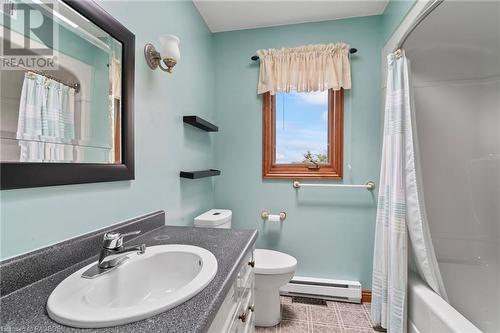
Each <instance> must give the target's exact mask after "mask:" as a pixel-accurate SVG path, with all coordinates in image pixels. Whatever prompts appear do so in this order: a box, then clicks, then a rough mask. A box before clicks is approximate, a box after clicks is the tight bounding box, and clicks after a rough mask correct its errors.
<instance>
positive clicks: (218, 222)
mask: <svg viewBox="0 0 500 333" xmlns="http://www.w3.org/2000/svg"><path fill="white" fill-rule="evenodd" d="M232 215H233V213H232V212H231V211H230V210H229V209H210V210H209V211H208V212H205V213H203V214H201V215H200V216H197V217H195V218H194V226H195V227H202V228H221V229H229V228H231V218H232Z"/></svg>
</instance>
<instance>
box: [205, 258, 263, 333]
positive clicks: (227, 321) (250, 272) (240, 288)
mask: <svg viewBox="0 0 500 333" xmlns="http://www.w3.org/2000/svg"><path fill="white" fill-rule="evenodd" d="M253 260H254V259H253V250H252V251H249V253H248V254H247V255H246V257H245V260H243V262H242V264H241V266H240V268H239V270H238V275H237V277H236V279H235V281H233V283H232V285H231V288H230V289H229V291H228V293H227V295H226V297H225V298H224V301H223V302H222V305H221V307H220V309H219V312H218V313H217V315H216V316H215V318H214V320H213V322H212V325H211V326H210V328H209V330H208V332H209V333H253V332H254V331H255V325H254V322H255V312H254V311H255V303H254V295H255V290H254V284H255V278H254V269H253V266H254V261H253Z"/></svg>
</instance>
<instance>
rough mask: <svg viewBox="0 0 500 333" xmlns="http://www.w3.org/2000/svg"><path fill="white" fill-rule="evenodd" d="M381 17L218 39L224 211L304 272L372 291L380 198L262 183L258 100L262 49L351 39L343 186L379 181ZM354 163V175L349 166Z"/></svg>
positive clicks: (219, 197)
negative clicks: (256, 57)
mask: <svg viewBox="0 0 500 333" xmlns="http://www.w3.org/2000/svg"><path fill="white" fill-rule="evenodd" d="M380 27H381V17H380V16H372V17H364V18H353V19H345V20H337V21H328V22H320V23H306V24H298V25H290V26H282V27H273V28H264V29H254V30H243V31H235V32H226V33H217V34H215V40H214V43H215V44H214V45H215V58H214V59H215V61H214V63H215V69H216V71H215V78H216V79H215V86H216V92H217V93H216V103H215V105H216V107H215V109H216V121H217V124H218V125H219V126H220V132H219V133H218V134H217V136H216V137H215V155H216V162H215V163H216V166H217V167H218V168H221V169H222V175H221V176H220V177H218V179H217V181H216V183H215V203H216V206H217V207H218V208H229V209H232V210H233V214H234V215H233V225H234V226H235V227H236V228H256V229H258V230H259V233H260V234H259V238H258V241H257V247H261V248H269V249H276V250H279V251H283V252H286V253H289V254H291V255H293V256H295V257H296V258H297V259H298V268H297V274H299V275H305V276H313V277H324V278H336V279H349V280H359V281H361V282H362V284H363V286H364V287H367V288H369V286H370V285H371V271H372V253H373V252H372V250H373V235H374V226H375V208H376V205H375V197H374V195H373V194H371V193H369V192H368V191H366V190H362V189H317V188H316V189H314V188H303V189H300V190H299V191H296V190H294V189H293V188H292V181H291V180H284V181H280V180H263V179H262V171H261V166H262V134H261V133H262V110H261V108H262V101H261V98H260V96H258V95H257V93H256V88H257V79H258V72H259V68H258V63H257V62H253V61H251V60H250V57H251V56H252V55H253V54H255V51H256V50H257V49H261V48H280V47H293V46H299V45H303V44H309V43H311V44H314V43H329V42H337V41H345V42H347V43H349V44H351V45H352V46H354V47H356V48H358V50H359V52H358V53H357V54H356V55H355V56H353V57H352V61H351V66H352V81H353V89H352V90H351V91H349V92H347V93H346V96H345V97H346V98H345V100H346V107H345V124H344V125H345V145H344V147H345V161H344V170H345V175H344V180H343V181H341V182H340V183H346V184H362V183H364V182H366V181H368V180H374V181H375V182H376V183H378V173H379V171H378V170H379V156H380V133H379V129H380V126H379V123H380V119H379V116H380V112H379V105H380V32H381V29H380ZM349 163H350V164H351V166H352V169H351V170H350V169H349V167H348V164H349ZM263 209H267V210H269V211H270V212H272V213H278V212H279V211H281V210H284V211H286V212H287V214H288V217H287V219H286V221H285V222H283V223H282V224H281V225H280V223H277V222H274V223H273V222H266V223H263V222H262V220H261V218H260V212H261V210H263Z"/></svg>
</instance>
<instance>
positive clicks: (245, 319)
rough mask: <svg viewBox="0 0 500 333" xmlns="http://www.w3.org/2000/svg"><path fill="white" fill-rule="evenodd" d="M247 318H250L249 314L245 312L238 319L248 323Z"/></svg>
mask: <svg viewBox="0 0 500 333" xmlns="http://www.w3.org/2000/svg"><path fill="white" fill-rule="evenodd" d="M247 316H248V315H247V313H246V312H243V313H242V314H240V316H239V317H238V319H239V320H241V322H242V323H245V322H246V321H247Z"/></svg>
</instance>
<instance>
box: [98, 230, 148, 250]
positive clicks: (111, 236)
mask: <svg viewBox="0 0 500 333" xmlns="http://www.w3.org/2000/svg"><path fill="white" fill-rule="evenodd" d="M140 233H141V231H140V230H136V231H131V232H126V233H124V234H121V233H119V232H117V231H110V232H107V233H105V234H104V238H103V240H102V247H104V248H106V249H110V250H113V249H117V248H119V247H121V246H122V245H123V238H124V237H128V236H133V235H138V234H140Z"/></svg>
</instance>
